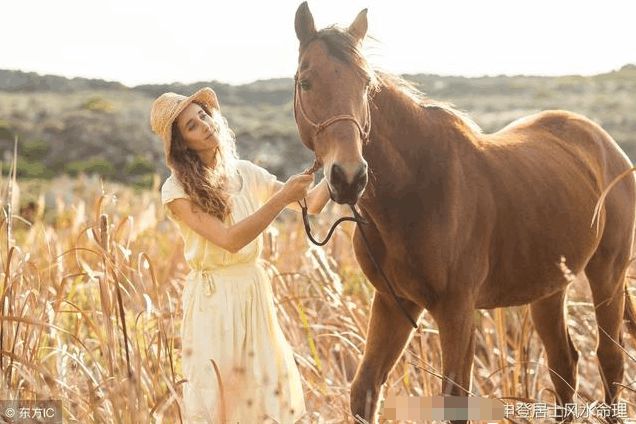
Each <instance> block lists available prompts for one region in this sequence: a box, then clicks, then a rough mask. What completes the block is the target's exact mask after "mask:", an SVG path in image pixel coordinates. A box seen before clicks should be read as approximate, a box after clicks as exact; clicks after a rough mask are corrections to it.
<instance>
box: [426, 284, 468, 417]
mask: <svg viewBox="0 0 636 424" xmlns="http://www.w3.org/2000/svg"><path fill="white" fill-rule="evenodd" d="M474 310H475V308H474V303H473V302H472V301H471V300H470V298H469V297H468V295H467V293H460V294H458V295H456V296H445V297H444V299H443V300H442V302H439V304H438V305H435V308H434V309H433V310H431V314H432V315H433V318H435V321H436V322H437V326H438V328H439V338H440V342H441V347H442V373H443V375H444V380H443V381H442V392H443V394H444V395H450V396H468V394H469V393H470V386H471V377H472V369H473V361H474V356H475V323H474ZM452 422H453V423H465V422H466V420H454V421H452Z"/></svg>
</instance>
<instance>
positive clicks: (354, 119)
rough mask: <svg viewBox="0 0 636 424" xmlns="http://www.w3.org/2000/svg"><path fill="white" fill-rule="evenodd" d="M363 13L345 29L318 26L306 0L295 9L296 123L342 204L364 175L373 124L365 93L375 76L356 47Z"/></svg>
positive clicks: (352, 199) (363, 28) (355, 195)
mask: <svg viewBox="0 0 636 424" xmlns="http://www.w3.org/2000/svg"><path fill="white" fill-rule="evenodd" d="M366 12H367V11H366V9H365V10H363V11H362V12H360V13H359V14H358V16H357V17H356V18H355V20H354V21H353V23H352V24H351V25H350V26H349V28H347V29H345V30H341V29H337V28H334V27H330V28H326V29H323V30H321V31H316V28H315V26H314V19H313V17H312V15H311V12H310V11H309V7H308V6H307V3H306V2H304V3H302V4H301V5H300V7H299V8H298V10H297V11H296V22H295V26H296V35H297V36H298V40H299V41H300V53H299V59H298V70H297V72H296V82H295V84H296V86H295V89H294V93H295V94H294V115H295V118H296V124H297V125H298V131H299V133H300V137H301V139H302V141H303V143H304V144H305V145H306V146H307V147H308V148H309V149H311V150H313V151H314V153H315V155H316V159H317V160H318V162H319V163H321V164H322V165H323V167H324V173H325V177H326V178H327V182H328V183H329V191H330V194H331V198H332V199H333V200H334V201H336V202H337V203H343V204H344V203H348V204H354V203H356V202H357V201H358V199H359V198H360V196H361V195H362V192H363V191H364V188H365V186H366V184H367V180H368V175H367V162H366V161H365V159H364V158H363V157H362V146H363V145H364V143H366V142H367V141H368V138H369V131H370V129H371V113H370V105H369V97H368V94H369V90H370V89H371V87H372V86H373V83H374V81H375V79H374V76H373V72H372V71H371V70H370V69H369V66H368V64H367V62H366V60H365V59H364V58H363V57H362V55H361V53H360V50H359V48H360V46H361V44H362V40H363V39H364V36H365V35H366V32H367V13H366Z"/></svg>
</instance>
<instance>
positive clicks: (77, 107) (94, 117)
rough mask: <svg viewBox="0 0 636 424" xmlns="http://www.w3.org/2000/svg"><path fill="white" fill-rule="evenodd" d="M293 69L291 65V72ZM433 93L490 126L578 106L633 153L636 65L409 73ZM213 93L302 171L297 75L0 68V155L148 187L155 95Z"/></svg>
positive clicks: (250, 153)
mask: <svg viewBox="0 0 636 424" xmlns="http://www.w3.org/2000/svg"><path fill="white" fill-rule="evenodd" d="M292 71H293V70H290V74H291V72H292ZM405 78H406V79H407V80H409V81H411V82H412V83H413V84H414V85H415V86H416V87H418V88H419V89H420V90H421V91H423V92H425V93H427V95H428V96H429V97H431V98H434V99H437V100H441V101H447V102H450V103H452V104H454V105H455V107H457V108H458V109H460V110H462V111H465V112H466V113H467V114H468V115H469V116H471V117H472V118H473V119H474V120H475V121H476V122H477V123H478V124H479V125H480V126H481V127H482V128H483V130H484V131H485V132H494V131H496V130H498V129H500V128H502V127H504V126H505V125H506V124H508V123H510V122H511V121H513V120H515V119H517V118H520V117H522V116H524V115H528V114H530V113H534V112H537V111H540V110H544V109H566V110H571V111H573V112H577V113H581V114H583V115H586V116H588V117H590V118H591V119H593V120H594V121H596V122H598V123H599V124H600V125H602V126H603V128H605V129H606V130H607V131H608V132H609V133H610V134H611V135H612V136H613V137H614V138H615V139H616V141H617V142H618V143H619V144H620V145H621V147H622V148H623V150H625V152H626V153H627V154H628V155H629V156H630V157H631V158H635V159H636V66H635V65H626V66H624V67H623V68H621V69H620V70H617V71H613V72H609V73H606V74H601V75H595V76H578V75H566V76H559V77H533V76H515V77H507V76H497V77H480V78H464V77H440V76H436V75H423V74H418V75H406V76H405ZM204 86H211V87H212V88H214V89H215V91H216V92H217V95H218V96H219V99H220V101H221V104H222V110H223V113H224V114H225V115H226V117H227V119H228V122H229V124H230V126H231V127H232V128H233V130H234V131H235V133H236V136H237V149H238V151H239V154H240V156H241V157H243V158H246V159H250V160H256V161H259V162H260V163H261V164H263V165H264V166H266V167H267V168H268V169H270V170H271V171H272V172H274V173H275V174H277V175H278V176H279V177H280V178H285V177H287V176H289V175H290V174H292V173H294V172H298V171H299V170H302V169H304V168H306V167H307V166H308V165H309V164H310V163H311V162H312V154H311V152H310V151H309V150H307V149H306V148H305V147H304V146H303V145H302V144H301V143H300V141H299V139H298V131H297V129H296V123H295V122H294V119H293V113H292V94H293V80H292V79H290V78H283V79H272V80H267V81H258V82H254V83H251V84H246V85H242V86H230V85H226V84H221V83H218V82H215V81H211V82H200V83H196V84H191V85H183V84H170V85H167V84H166V85H143V86H138V87H134V88H128V87H125V86H122V85H121V84H118V83H109V82H105V81H100V80H86V79H73V80H68V79H65V78H61V77H53V76H38V75H37V74H33V73H24V72H18V71H3V70H0V157H1V158H2V159H3V160H4V161H5V162H7V160H8V159H9V158H10V157H11V152H12V151H13V139H14V135H15V134H17V135H18V136H19V138H20V140H26V141H24V142H22V141H20V145H19V147H18V154H19V156H20V157H21V158H22V159H23V160H21V161H20V162H19V166H20V167H19V171H20V172H21V173H22V175H23V176H24V177H25V178H29V177H30V176H38V178H39V177H44V178H49V176H55V175H60V174H63V173H67V174H71V175H77V174H78V173H100V174H101V175H102V176H104V177H105V178H108V179H112V180H115V181H118V182H122V183H126V184H131V185H134V186H138V187H150V186H149V184H150V181H152V178H153V175H155V174H159V175H161V176H164V177H165V176H167V174H168V173H169V171H168V169H167V168H166V167H165V164H164V159H163V150H162V145H161V142H160V141H159V140H158V138H157V137H155V135H154V134H152V132H151V130H150V125H149V122H148V121H149V114H150V107H151V104H152V101H153V100H154V98H155V97H156V96H158V95H159V94H161V93H163V92H166V91H174V92H179V93H183V94H191V93H193V92H194V91H196V90H197V89H199V88H201V87H204Z"/></svg>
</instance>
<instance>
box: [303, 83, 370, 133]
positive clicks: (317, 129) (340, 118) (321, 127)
mask: <svg viewBox="0 0 636 424" xmlns="http://www.w3.org/2000/svg"><path fill="white" fill-rule="evenodd" d="M299 85H300V83H299V82H298V74H296V75H294V105H293V110H294V120H297V114H296V109H297V108H298V109H300V113H301V115H302V116H303V118H304V119H305V121H307V122H308V123H309V124H310V125H311V126H312V127H313V128H314V137H316V136H317V135H318V134H320V133H321V132H322V131H323V130H324V129H325V128H327V127H329V126H330V125H332V124H335V123H336V122H339V121H351V122H353V123H354V124H355V126H356V128H357V129H358V131H359V133H360V138H362V142H363V143H366V142H368V141H369V134H370V133H371V105H370V104H367V108H366V109H367V111H366V112H367V113H366V122H365V125H364V127H363V126H362V125H360V122H358V120H357V119H356V118H355V116H353V115H346V114H343V115H336V116H332V117H331V118H328V119H325V120H324V121H322V122H320V123H316V122H315V121H314V120H313V119H311V118H310V117H309V115H308V114H307V112H306V111H305V106H304V105H303V99H302V89H299V87H298V86H299ZM297 105H298V106H297Z"/></svg>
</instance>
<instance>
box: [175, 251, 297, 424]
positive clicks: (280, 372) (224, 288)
mask: <svg viewBox="0 0 636 424" xmlns="http://www.w3.org/2000/svg"><path fill="white" fill-rule="evenodd" d="M183 311H184V312H183V322H182V329H181V337H182V368H183V373H184V376H185V378H186V379H187V382H186V383H184V388H183V397H184V422H186V423H197V424H198V423H232V424H235V423H241V424H243V423H245V424H254V423H264V422H278V423H281V424H287V423H294V422H296V421H297V420H298V419H299V418H300V417H301V416H302V415H304V413H305V400H304V396H303V390H302V384H301V381H300V375H299V373H298V368H297V367H296V363H295V361H294V358H293V352H292V350H291V347H290V346H289V343H288V342H287V340H286V339H285V336H284V335H283V333H282V330H281V328H280V325H279V324H278V320H277V318H276V311H275V309H274V299H273V295H272V288H271V283H270V281H269V278H268V276H267V274H266V273H265V271H264V270H263V269H262V268H261V266H260V265H258V263H255V262H254V263H247V264H236V265H231V266H226V267H223V268H219V269H214V270H207V271H202V270H193V271H191V272H190V273H189V274H188V277H187V279H186V286H185V288H184V291H183Z"/></svg>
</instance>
